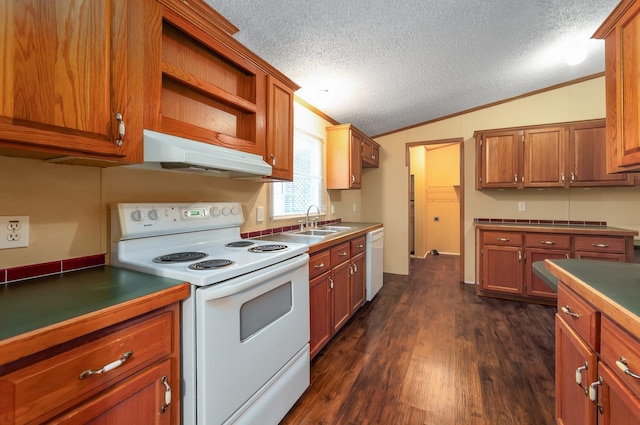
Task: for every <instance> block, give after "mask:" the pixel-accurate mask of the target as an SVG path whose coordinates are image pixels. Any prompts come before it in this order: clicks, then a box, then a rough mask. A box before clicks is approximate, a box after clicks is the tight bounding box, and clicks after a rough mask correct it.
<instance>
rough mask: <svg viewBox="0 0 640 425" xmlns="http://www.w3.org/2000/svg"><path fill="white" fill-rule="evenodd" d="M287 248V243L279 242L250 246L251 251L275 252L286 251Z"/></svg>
mask: <svg viewBox="0 0 640 425" xmlns="http://www.w3.org/2000/svg"><path fill="white" fill-rule="evenodd" d="M285 249H287V246H286V245H279V244H269V245H258V246H254V247H253V248H249V251H251V252H274V251H284V250H285Z"/></svg>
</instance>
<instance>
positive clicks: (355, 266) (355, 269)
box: [352, 263, 358, 273]
mask: <svg viewBox="0 0 640 425" xmlns="http://www.w3.org/2000/svg"><path fill="white" fill-rule="evenodd" d="M352 264H353V272H354V273H358V266H357V265H356V263H352Z"/></svg>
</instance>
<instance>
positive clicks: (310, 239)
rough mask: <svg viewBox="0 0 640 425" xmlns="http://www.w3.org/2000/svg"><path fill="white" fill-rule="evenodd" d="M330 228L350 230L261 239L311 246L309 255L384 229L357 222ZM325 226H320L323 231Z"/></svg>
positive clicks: (286, 234)
mask: <svg viewBox="0 0 640 425" xmlns="http://www.w3.org/2000/svg"><path fill="white" fill-rule="evenodd" d="M328 226H344V227H350V229H349V230H345V231H341V232H336V233H334V234H331V235H327V236H322V237H318V236H301V235H296V234H295V231H292V232H284V233H274V234H273V235H266V236H261V237H260V238H259V239H263V240H269V241H274V242H283V243H286V242H298V243H302V244H305V245H308V246H309V254H313V253H316V252H318V251H322V250H324V249H326V248H329V247H331V246H334V245H337V244H339V243H342V242H344V241H346V240H349V239H353V238H356V237H358V236H362V235H365V234H367V233H369V232H371V231H372V230H375V229H380V228H382V227H383V226H382V224H381V223H355V222H341V223H334V224H329V225H328ZM322 227H323V226H319V227H318V228H319V229H322Z"/></svg>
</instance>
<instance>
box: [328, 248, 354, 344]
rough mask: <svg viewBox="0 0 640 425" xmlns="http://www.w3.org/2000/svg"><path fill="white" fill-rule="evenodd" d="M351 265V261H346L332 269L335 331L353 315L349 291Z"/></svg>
mask: <svg viewBox="0 0 640 425" xmlns="http://www.w3.org/2000/svg"><path fill="white" fill-rule="evenodd" d="M349 265H350V263H349V262H348V261H345V262H344V263H342V264H340V265H338V266H336V267H334V268H333V269H332V270H331V302H332V307H333V308H332V311H333V322H332V323H333V333H336V332H338V330H340V328H341V327H342V326H343V325H344V324H345V323H346V322H347V320H349V317H350V315H351V294H350V291H349V280H350V277H351V272H350V269H349Z"/></svg>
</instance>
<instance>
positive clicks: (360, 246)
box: [356, 244, 364, 248]
mask: <svg viewBox="0 0 640 425" xmlns="http://www.w3.org/2000/svg"><path fill="white" fill-rule="evenodd" d="M356 248H364V245H362V244H360V245H357V246H356Z"/></svg>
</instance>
